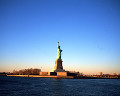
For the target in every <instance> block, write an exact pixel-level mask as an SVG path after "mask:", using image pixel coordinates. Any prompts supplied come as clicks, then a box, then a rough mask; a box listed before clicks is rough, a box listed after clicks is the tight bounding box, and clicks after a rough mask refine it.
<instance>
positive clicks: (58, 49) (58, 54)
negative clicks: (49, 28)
mask: <svg viewBox="0 0 120 96" xmlns="http://www.w3.org/2000/svg"><path fill="white" fill-rule="evenodd" d="M61 52H62V50H61V49H60V46H59V42H58V45H57V59H61Z"/></svg>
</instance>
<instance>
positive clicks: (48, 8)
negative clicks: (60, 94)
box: [0, 0, 120, 74]
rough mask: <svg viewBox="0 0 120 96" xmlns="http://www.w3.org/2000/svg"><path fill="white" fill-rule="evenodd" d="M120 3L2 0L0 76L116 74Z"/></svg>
mask: <svg viewBox="0 0 120 96" xmlns="http://www.w3.org/2000/svg"><path fill="white" fill-rule="evenodd" d="M119 5H120V1H119V0H109V1H108V0H35V1H34V0H0V14H1V15H0V72H12V71H13V70H14V69H15V70H19V69H27V68H39V69H41V70H42V71H49V70H52V69H53V68H54V65H55V59H56V57H57V42H58V41H59V42H60V46H61V49H62V50H63V52H62V57H61V58H62V60H63V68H64V69H65V70H69V71H79V72H82V73H84V74H97V73H98V72H102V73H103V74H107V73H108V74H113V73H117V74H118V73H120V71H119V68H120V38H119V37H120V6H119Z"/></svg>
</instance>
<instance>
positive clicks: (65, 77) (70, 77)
mask: <svg viewBox="0 0 120 96" xmlns="http://www.w3.org/2000/svg"><path fill="white" fill-rule="evenodd" d="M6 76H10V77H28V78H29V77H35V78H55V79H120V78H101V77H86V76H79V77H75V76H41V75H6Z"/></svg>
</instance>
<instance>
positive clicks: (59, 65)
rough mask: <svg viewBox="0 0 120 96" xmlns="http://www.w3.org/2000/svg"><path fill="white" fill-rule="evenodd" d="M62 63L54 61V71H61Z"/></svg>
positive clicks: (58, 60) (59, 60)
mask: <svg viewBox="0 0 120 96" xmlns="http://www.w3.org/2000/svg"><path fill="white" fill-rule="evenodd" d="M62 62H63V61H62V60H61V59H56V60H55V67H54V69H55V70H57V69H59V70H63V66H62Z"/></svg>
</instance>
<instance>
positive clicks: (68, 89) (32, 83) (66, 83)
mask: <svg viewBox="0 0 120 96" xmlns="http://www.w3.org/2000/svg"><path fill="white" fill-rule="evenodd" d="M0 96H120V79H53V78H27V77H6V76H0Z"/></svg>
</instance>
